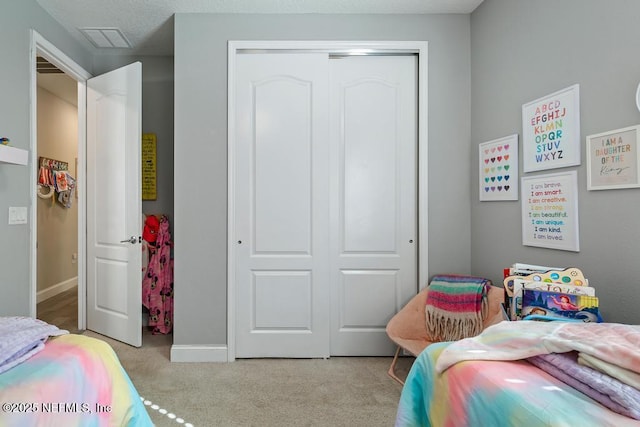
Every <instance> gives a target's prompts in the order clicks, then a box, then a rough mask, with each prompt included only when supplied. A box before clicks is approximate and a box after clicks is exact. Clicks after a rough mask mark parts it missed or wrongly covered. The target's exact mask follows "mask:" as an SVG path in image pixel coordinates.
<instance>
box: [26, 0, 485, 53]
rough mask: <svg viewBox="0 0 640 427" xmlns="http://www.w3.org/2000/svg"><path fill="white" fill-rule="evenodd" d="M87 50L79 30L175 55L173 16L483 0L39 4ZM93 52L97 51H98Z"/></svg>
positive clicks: (439, 6)
mask: <svg viewBox="0 0 640 427" xmlns="http://www.w3.org/2000/svg"><path fill="white" fill-rule="evenodd" d="M37 2H38V3H39V4H40V6H42V8H43V9H44V10H45V11H47V12H48V13H49V14H50V15H51V16H52V17H53V18H54V19H55V20H56V21H58V22H59V23H60V24H62V25H63V26H64V27H65V28H66V29H67V31H69V32H70V33H71V34H72V35H73V36H75V37H76V38H77V39H78V40H80V41H81V42H82V43H83V44H85V45H86V46H87V47H88V48H90V49H95V48H94V47H93V45H91V44H90V43H89V42H88V41H87V39H86V38H85V37H84V35H82V34H81V33H80V31H78V28H85V27H117V28H120V29H121V30H122V32H123V33H124V35H125V36H126V37H127V39H128V40H129V41H130V42H131V44H132V45H133V48H132V49H125V50H124V52H123V53H132V54H139V55H171V54H173V15H174V14H175V13H409V14H415V13H471V12H472V11H473V10H474V9H475V8H476V7H478V5H479V4H480V3H481V2H482V0H37ZM100 51H101V50H100V49H96V50H95V52H96V53H100Z"/></svg>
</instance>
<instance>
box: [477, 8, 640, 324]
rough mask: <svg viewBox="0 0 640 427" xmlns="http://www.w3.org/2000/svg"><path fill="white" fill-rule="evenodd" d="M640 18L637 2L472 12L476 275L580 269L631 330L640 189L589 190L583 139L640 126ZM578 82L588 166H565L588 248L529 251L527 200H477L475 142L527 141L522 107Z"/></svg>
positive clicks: (606, 312)
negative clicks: (530, 267) (513, 269)
mask: <svg viewBox="0 0 640 427" xmlns="http://www.w3.org/2000/svg"><path fill="white" fill-rule="evenodd" d="M638 16H640V2H637V1H631V0H608V1H603V0H563V1H555V0H537V1H525V0H516V1H514V0H485V1H484V3H482V4H481V5H480V7H479V8H478V9H476V10H475V11H474V12H473V13H472V15H471V70H472V73H471V89H472V90H471V99H472V103H471V117H472V121H471V135H472V147H471V148H472V149H471V153H472V159H471V168H472V173H471V189H472V197H471V218H472V222H471V229H472V237H471V253H472V270H473V271H474V272H476V273H479V274H483V275H486V276H487V277H491V278H493V279H494V280H495V281H497V282H499V283H501V281H502V276H501V271H502V268H504V267H506V266H508V265H510V264H511V263H513V262H526V263H531V264H542V265H552V266H575V267H579V268H581V269H582V271H583V272H584V274H585V276H586V277H587V278H588V279H589V280H590V284H591V285H592V286H594V287H595V288H596V292H597V295H598V297H599V298H600V300H601V302H600V304H601V310H602V314H603V316H604V317H605V320H607V321H610V322H624V323H633V324H638V323H640V314H639V313H640V310H638V307H639V306H640V283H639V282H640V259H639V255H640V215H638V210H640V189H622V190H608V191H587V190H586V153H585V149H584V138H585V136H587V135H590V134H594V133H600V132H605V131H608V130H613V129H619V128H622V127H626V126H631V125H635V124H638V123H640V112H638V109H637V108H636V105H635V91H636V87H637V85H638V82H640V25H638ZM576 83H577V84H579V85H580V113H581V138H582V146H583V148H582V156H581V157H582V164H581V165H580V166H577V167H571V168H564V169H562V170H577V172H578V187H579V194H578V202H579V220H580V252H579V253H575V252H567V251H560V250H552V249H542V248H533V247H526V246H523V245H522V237H521V230H522V228H521V216H520V212H521V209H520V201H517V202H482V203H480V202H479V201H478V184H477V179H478V148H477V145H478V144H479V143H482V142H485V141H489V140H492V139H495V138H499V137H502V136H506V135H510V134H513V133H518V134H519V135H520V137H521V136H522V124H521V107H522V104H524V103H527V102H529V101H532V100H534V99H537V98H539V97H541V96H544V95H546V94H549V93H552V92H555V91H556V90H559V89H563V88H565V87H568V86H570V85H572V84H576ZM520 147H521V149H522V142H520ZM520 167H522V161H521V163H520ZM520 170H522V169H520ZM559 170H560V169H554V170H547V171H544V172H540V174H544V173H552V172H557V171H559ZM536 174H538V173H528V174H527V175H536ZM521 175H522V174H521Z"/></svg>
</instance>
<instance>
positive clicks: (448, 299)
mask: <svg viewBox="0 0 640 427" xmlns="http://www.w3.org/2000/svg"><path fill="white" fill-rule="evenodd" d="M489 286H491V283H490V282H489V280H487V279H484V278H481V277H473V276H456V275H440V276H434V277H433V279H432V280H431V283H430V284H429V292H428V293H427V300H426V306H425V316H426V318H425V321H426V327H427V333H428V334H429V336H430V337H431V339H432V340H433V341H456V340H459V339H462V338H467V337H473V336H475V335H478V334H479V333H480V332H481V331H482V321H483V317H484V314H485V313H486V310H487V298H486V295H487V292H488V290H489Z"/></svg>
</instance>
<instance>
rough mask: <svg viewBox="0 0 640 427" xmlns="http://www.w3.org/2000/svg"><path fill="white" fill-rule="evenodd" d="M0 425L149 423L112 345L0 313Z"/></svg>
mask: <svg viewBox="0 0 640 427" xmlns="http://www.w3.org/2000/svg"><path fill="white" fill-rule="evenodd" d="M0 405H1V408H0V426H6V427H13V426H16V427H18V426H19V427H25V426H88V427H93V426H95V427H98V426H151V425H153V424H152V422H151V419H150V418H149V415H148V413H147V411H146V409H145V406H144V404H143V402H142V401H141V399H140V396H139V394H138V392H137V391H136V389H135V387H134V386H133V384H132V382H131V380H130V378H129V376H128V375H127V373H126V372H125V370H124V368H123V367H122V365H121V364H120V361H119V360H118V357H117V356H116V354H115V352H114V351H113V349H112V348H111V347H110V346H109V345H108V344H107V343H105V342H104V341H101V340H98V339H95V338H91V337H87V336H83V335H75V334H69V333H67V331H63V330H60V329H58V328H56V327H55V326H52V325H48V324H46V323H44V322H41V321H39V320H36V319H31V318H28V317H0Z"/></svg>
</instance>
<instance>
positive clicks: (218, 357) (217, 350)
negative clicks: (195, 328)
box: [170, 344, 228, 363]
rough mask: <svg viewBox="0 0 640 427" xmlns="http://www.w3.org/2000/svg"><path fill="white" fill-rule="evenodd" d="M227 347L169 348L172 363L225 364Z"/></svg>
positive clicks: (193, 346) (178, 345)
mask: <svg viewBox="0 0 640 427" xmlns="http://www.w3.org/2000/svg"><path fill="white" fill-rule="evenodd" d="M227 352H228V349H227V346H217V345H184V344H173V345H172V346H171V356H170V360H171V361H172V362H196V363H198V362H227V361H228V358H227Z"/></svg>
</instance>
